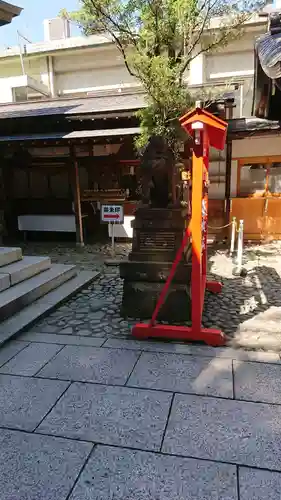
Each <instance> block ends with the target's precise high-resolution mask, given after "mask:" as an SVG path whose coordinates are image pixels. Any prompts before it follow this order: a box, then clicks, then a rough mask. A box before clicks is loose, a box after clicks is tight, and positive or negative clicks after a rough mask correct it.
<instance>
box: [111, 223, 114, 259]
mask: <svg viewBox="0 0 281 500" xmlns="http://www.w3.org/2000/svg"><path fill="white" fill-rule="evenodd" d="M114 226H115V223H114V222H111V251H112V256H113V257H114V255H115V242H114V236H115V235H114V233H115V231H114Z"/></svg>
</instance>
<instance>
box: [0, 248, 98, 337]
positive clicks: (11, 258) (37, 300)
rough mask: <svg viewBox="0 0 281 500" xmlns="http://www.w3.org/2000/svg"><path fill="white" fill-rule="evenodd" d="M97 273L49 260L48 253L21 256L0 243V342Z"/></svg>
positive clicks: (87, 281)
mask: <svg viewBox="0 0 281 500" xmlns="http://www.w3.org/2000/svg"><path fill="white" fill-rule="evenodd" d="M98 274H99V273H89V272H88V271H87V272H84V273H83V272H82V273H79V275H77V271H76V267H75V266H72V265H64V264H51V260H50V258H49V257H36V256H35V257H29V256H27V257H23V255H22V251H21V248H6V247H2V248H1V247H0V345H1V344H3V343H4V342H6V341H7V340H9V339H10V338H11V337H13V336H14V335H16V334H17V333H18V332H19V331H21V330H22V329H24V328H26V327H27V326H29V325H30V324H31V323H34V322H35V321H36V320H37V319H38V318H40V317H41V316H42V315H44V314H46V313H47V312H49V311H50V310H52V309H53V308H55V307H56V306H57V305H58V304H59V303H61V302H62V301H63V300H65V299H66V298H68V297H69V296H71V295H72V294H73V293H76V292H77V291H78V290H80V289H81V288H83V287H84V286H86V285H87V284H88V283H90V282H91V281H93V280H94V279H95V277H97V276H98Z"/></svg>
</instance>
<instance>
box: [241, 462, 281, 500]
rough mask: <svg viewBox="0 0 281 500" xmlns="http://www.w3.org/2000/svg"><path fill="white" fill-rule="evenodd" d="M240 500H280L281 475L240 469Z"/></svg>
mask: <svg viewBox="0 0 281 500" xmlns="http://www.w3.org/2000/svg"><path fill="white" fill-rule="evenodd" d="M238 474H239V490H240V496H239V499H240V500H265V499H266V500H277V499H278V498H280V491H281V473H280V472H271V471H266V470H261V469H250V468H246V467H239V471H238Z"/></svg>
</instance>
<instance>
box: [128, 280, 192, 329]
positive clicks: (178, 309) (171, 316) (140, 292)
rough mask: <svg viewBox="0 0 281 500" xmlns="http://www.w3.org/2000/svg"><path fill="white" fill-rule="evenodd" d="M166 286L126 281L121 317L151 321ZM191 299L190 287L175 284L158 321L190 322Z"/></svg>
mask: <svg viewBox="0 0 281 500" xmlns="http://www.w3.org/2000/svg"><path fill="white" fill-rule="evenodd" d="M163 286H164V284H163V283H149V282H141V281H134V282H130V281H125V282H124V288H123V300H122V307H121V315H122V316H124V317H131V318H140V319H150V318H151V316H152V314H153V311H154V309H155V306H156V303H157V301H158V298H159V296H160V293H161V291H162V288H163ZM190 318H191V299H190V290H189V286H187V285H183V284H173V285H171V287H170V290H169V292H168V295H167V298H166V301H165V303H164V304H163V306H162V308H161V310H160V312H159V316H158V319H159V320H162V321H169V322H171V323H175V322H182V321H189V320H190Z"/></svg>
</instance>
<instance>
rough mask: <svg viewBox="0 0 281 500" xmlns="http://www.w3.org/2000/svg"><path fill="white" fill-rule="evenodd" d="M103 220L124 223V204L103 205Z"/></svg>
mask: <svg viewBox="0 0 281 500" xmlns="http://www.w3.org/2000/svg"><path fill="white" fill-rule="evenodd" d="M101 222H105V223H112V222H113V223H114V222H116V223H118V224H122V223H123V222H124V208H123V205H109V204H108V205H101Z"/></svg>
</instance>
